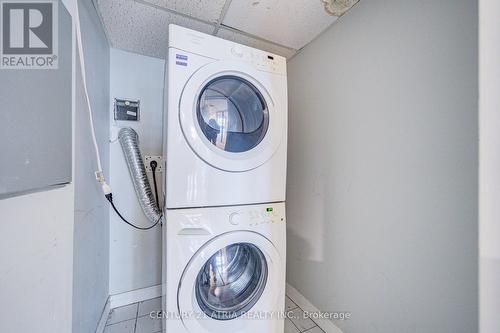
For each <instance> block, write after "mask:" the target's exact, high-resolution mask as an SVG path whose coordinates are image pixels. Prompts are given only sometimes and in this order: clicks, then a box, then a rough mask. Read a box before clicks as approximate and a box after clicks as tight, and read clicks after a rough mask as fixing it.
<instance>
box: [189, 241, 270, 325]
mask: <svg viewBox="0 0 500 333" xmlns="http://www.w3.org/2000/svg"><path fill="white" fill-rule="evenodd" d="M267 275H268V268H267V262H266V258H265V256H264V254H263V253H262V252H261V251H260V250H259V249H258V248H257V247H256V246H255V245H253V244H249V243H237V244H232V245H229V246H227V247H225V248H222V249H220V250H219V251H217V252H216V253H215V254H214V255H212V256H211V257H210V258H209V259H208V261H207V262H206V263H205V264H204V265H203V267H202V268H201V270H200V272H199V273H198V276H197V278H196V281H195V293H196V300H197V302H198V305H199V306H200V308H201V310H202V311H203V312H204V313H205V314H206V315H208V316H210V317H211V318H213V319H217V320H229V319H234V318H237V317H239V316H241V315H242V314H244V313H245V312H247V311H248V310H250V309H251V308H252V307H253V306H254V305H255V303H257V301H258V300H259V298H260V296H261V295H262V292H263V291H264V289H265V287H266V281H267Z"/></svg>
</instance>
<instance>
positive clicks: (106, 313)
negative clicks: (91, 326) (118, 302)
mask: <svg viewBox="0 0 500 333" xmlns="http://www.w3.org/2000/svg"><path fill="white" fill-rule="evenodd" d="M110 311H111V307H110V302H109V297H108V299H107V300H106V304H105V305H104V309H103V310H102V313H101V319H100V320H99V323H98V324H97V328H96V330H95V333H103V332H104V328H105V327H106V322H107V321H108V317H109V312H110Z"/></svg>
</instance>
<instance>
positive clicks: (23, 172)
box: [0, 3, 72, 198]
mask: <svg viewBox="0 0 500 333" xmlns="http://www.w3.org/2000/svg"><path fill="white" fill-rule="evenodd" d="M58 8H59V34H58V35H59V68H58V69H17V70H14V69H0V103H1V105H0V108H1V110H0V198H1V197H5V196H9V195H14V194H16V193H24V192H26V191H32V190H37V189H42V188H45V187H48V186H52V185H58V184H64V183H69V182H71V52H72V50H71V16H70V14H69V13H68V12H67V10H66V9H65V7H64V6H63V5H62V4H61V3H60V4H59V6H58Z"/></svg>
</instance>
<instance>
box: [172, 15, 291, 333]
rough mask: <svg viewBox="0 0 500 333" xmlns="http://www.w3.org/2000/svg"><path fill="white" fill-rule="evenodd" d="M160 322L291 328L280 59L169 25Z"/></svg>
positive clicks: (182, 326)
mask: <svg viewBox="0 0 500 333" xmlns="http://www.w3.org/2000/svg"><path fill="white" fill-rule="evenodd" d="M167 77H168V82H167V105H168V108H167V112H166V119H165V121H166V136H165V137H166V142H165V143H164V149H165V151H164V155H165V156H166V170H167V171H166V186H165V188H166V193H165V194H166V225H165V226H166V227H164V228H163V230H164V234H163V239H164V242H163V244H164V249H163V253H164V265H163V300H164V301H163V310H164V313H163V318H164V322H163V327H164V332H167V333H184V332H191V333H216V332H217V333H223V332H231V333H234V332H238V333H256V332H259V333H282V332H283V330H284V320H283V311H284V303H285V262H286V260H285V258H286V246H285V242H286V231H285V229H286V228H285V184H286V151H287V79H286V60H285V58H283V57H280V56H277V55H273V54H269V53H267V52H264V51H260V50H257V49H253V48H250V47H246V46H243V45H239V44H236V43H233V42H230V41H226V40H223V39H220V38H217V37H214V36H210V35H206V34H202V33H199V32H196V31H192V30H189V29H185V28H181V27H179V26H175V25H170V26H169V55H168V68H167Z"/></svg>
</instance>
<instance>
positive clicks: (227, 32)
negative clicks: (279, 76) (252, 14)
mask: <svg viewBox="0 0 500 333" xmlns="http://www.w3.org/2000/svg"><path fill="white" fill-rule="evenodd" d="M217 37H220V38H224V39H227V40H230V41H233V42H236V43H240V44H243V45H247V46H250V47H255V48H257V49H260V50H264V51H267V52H271V53H274V54H277V55H280V56H283V57H285V58H290V57H292V56H293V55H294V54H295V52H296V50H294V49H290V48H287V47H284V46H280V45H276V44H273V43H270V42H266V41H263V40H261V39H258V38H254V37H251V36H248V35H245V34H242V33H240V32H238V31H235V30H233V29H228V28H220V29H219V31H218V32H217Z"/></svg>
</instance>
